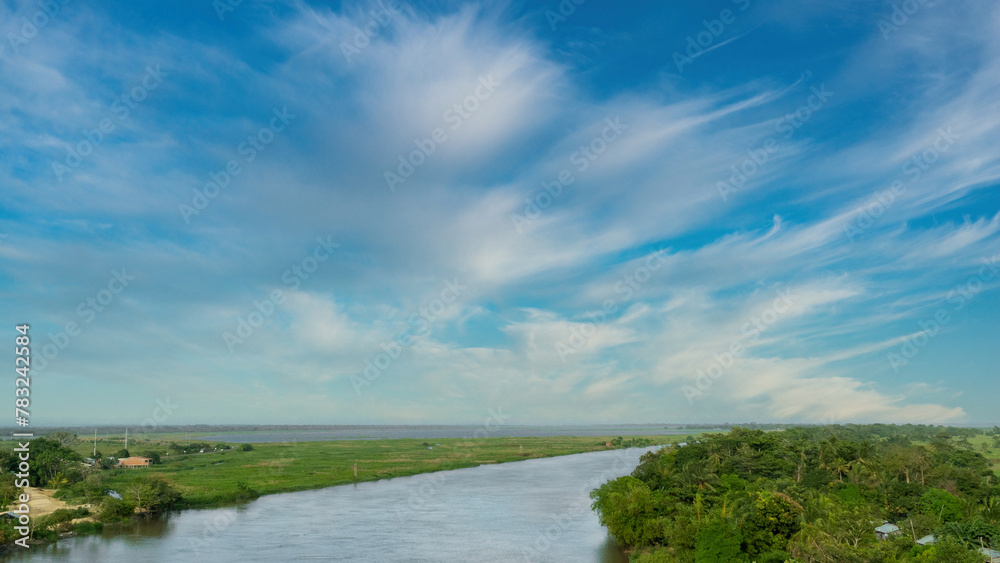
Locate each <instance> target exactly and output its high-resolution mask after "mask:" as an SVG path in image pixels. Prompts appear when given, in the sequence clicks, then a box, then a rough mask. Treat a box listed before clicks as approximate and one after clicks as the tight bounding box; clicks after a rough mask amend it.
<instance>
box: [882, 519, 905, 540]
mask: <svg viewBox="0 0 1000 563" xmlns="http://www.w3.org/2000/svg"><path fill="white" fill-rule="evenodd" d="M900 534H902V532H900V531H899V526H897V525H895V524H890V523H889V522H885V523H883V524H882V525H881V526H879V527H878V528H875V537H877V538H878V539H880V540H887V539H889V537H890V536H898V535H900Z"/></svg>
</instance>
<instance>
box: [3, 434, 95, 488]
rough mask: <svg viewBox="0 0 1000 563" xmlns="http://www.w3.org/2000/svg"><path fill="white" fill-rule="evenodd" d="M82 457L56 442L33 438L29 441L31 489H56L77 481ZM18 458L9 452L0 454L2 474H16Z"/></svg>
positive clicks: (79, 475) (29, 479) (80, 473)
mask: <svg viewBox="0 0 1000 563" xmlns="http://www.w3.org/2000/svg"><path fill="white" fill-rule="evenodd" d="M81 461H83V456H81V455H80V454H78V453H76V452H75V451H73V450H72V449H71V448H69V447H67V446H65V445H63V444H62V442H59V441H58V440H50V439H48V438H35V439H33V440H31V463H30V466H31V467H30V469H29V471H28V481H29V483H30V485H31V486H32V487H44V486H50V487H58V486H60V485H62V484H63V483H66V482H68V481H73V480H79V479H80V478H82V477H81V475H82V470H81V469H80V462H81ZM18 463H20V460H19V459H18V456H17V455H16V454H15V453H14V452H13V451H11V450H5V451H2V452H0V467H2V468H3V472H4V473H11V474H14V473H17V472H18V468H17V467H18Z"/></svg>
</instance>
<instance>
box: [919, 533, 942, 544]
mask: <svg viewBox="0 0 1000 563" xmlns="http://www.w3.org/2000/svg"><path fill="white" fill-rule="evenodd" d="M936 543H937V538H935V537H934V535H933V534H932V535H929V536H924V537H922V538H920V539H919V540H917V545H934V544H936Z"/></svg>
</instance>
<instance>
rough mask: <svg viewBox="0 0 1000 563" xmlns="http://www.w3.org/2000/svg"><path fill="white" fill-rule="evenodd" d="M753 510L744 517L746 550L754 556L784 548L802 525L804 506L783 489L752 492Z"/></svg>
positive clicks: (751, 508)
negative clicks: (772, 491) (780, 490)
mask: <svg viewBox="0 0 1000 563" xmlns="http://www.w3.org/2000/svg"><path fill="white" fill-rule="evenodd" d="M751 499H752V501H753V502H752V504H751V507H750V513H749V514H748V515H747V516H746V518H745V519H744V521H743V534H744V543H745V544H746V552H747V553H749V554H750V555H751V557H753V556H757V555H761V554H764V553H769V552H772V551H783V550H784V549H785V547H786V546H787V545H788V540H789V539H790V538H791V537H792V536H793V535H795V534H796V533H797V532H798V531H799V530H800V529H801V527H802V525H801V523H800V521H799V514H801V513H802V506H801V505H799V504H798V503H797V502H795V501H794V500H792V499H791V498H789V497H788V496H787V495H783V494H781V493H767V492H761V493H753V494H752V495H751Z"/></svg>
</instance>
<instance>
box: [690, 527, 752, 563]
mask: <svg viewBox="0 0 1000 563" xmlns="http://www.w3.org/2000/svg"><path fill="white" fill-rule="evenodd" d="M696 538H697V539H696V540H695V542H696V543H695V555H694V560H695V563H737V562H740V561H747V556H746V554H745V553H743V552H742V550H741V544H742V543H743V534H741V533H740V530H739V528H737V527H736V525H735V524H733V523H732V522H730V521H716V522H712V523H711V524H709V525H708V526H705V527H704V528H702V529H701V530H699V531H698V535H697V536H696Z"/></svg>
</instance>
